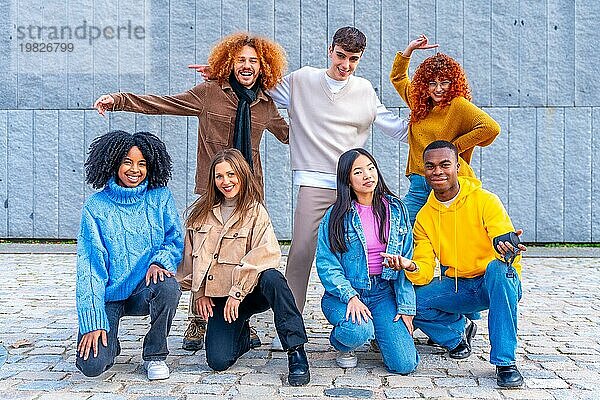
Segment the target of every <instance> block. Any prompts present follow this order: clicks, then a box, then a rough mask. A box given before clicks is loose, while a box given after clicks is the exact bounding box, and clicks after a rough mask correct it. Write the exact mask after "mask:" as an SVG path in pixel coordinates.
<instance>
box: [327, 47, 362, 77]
mask: <svg viewBox="0 0 600 400" xmlns="http://www.w3.org/2000/svg"><path fill="white" fill-rule="evenodd" d="M361 56H362V52H359V53H353V52H350V51H346V50H344V49H343V48H342V47H341V46H339V45H337V44H336V45H335V46H334V47H333V48H329V58H330V59H331V64H330V65H329V68H328V69H327V75H328V76H329V77H330V78H332V79H335V80H336V81H345V80H346V79H348V78H350V75H352V74H353V73H354V71H355V70H356V67H357V66H358V63H359V61H360V57H361Z"/></svg>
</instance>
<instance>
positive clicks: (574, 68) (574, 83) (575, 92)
mask: <svg viewBox="0 0 600 400" xmlns="http://www.w3.org/2000/svg"><path fill="white" fill-rule="evenodd" d="M576 15H577V3H575V4H574V5H573V65H572V67H573V86H572V87H571V92H572V94H573V107H575V106H576V105H577V65H576V64H577V61H576V60H577V17H576Z"/></svg>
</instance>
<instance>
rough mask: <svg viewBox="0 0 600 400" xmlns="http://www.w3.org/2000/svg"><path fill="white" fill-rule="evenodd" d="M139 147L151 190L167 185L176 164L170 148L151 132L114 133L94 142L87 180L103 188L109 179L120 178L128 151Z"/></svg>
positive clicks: (87, 162) (86, 174) (86, 165)
mask: <svg viewBox="0 0 600 400" xmlns="http://www.w3.org/2000/svg"><path fill="white" fill-rule="evenodd" d="M134 146H136V147H137V148H138V149H140V151H141V152H142V155H143V156H144V158H145V159H146V163H147V168H148V175H147V177H146V179H147V180H148V188H149V189H153V188H157V187H161V186H166V185H167V182H168V181H169V179H171V171H172V169H173V163H172V161H171V156H169V153H168V152H167V147H166V146H165V144H164V143H163V142H162V140H160V139H159V138H158V137H157V136H156V135H153V134H152V133H149V132H136V133H134V134H131V133H129V132H125V131H111V132H108V133H105V134H104V135H102V136H99V137H97V138H96V139H94V141H93V142H92V144H90V150H89V152H88V154H89V155H88V158H87V160H86V161H85V181H86V183H88V184H90V185H92V187H93V188H94V189H102V188H103V187H104V186H106V183H107V182H108V180H109V179H110V178H112V177H116V176H117V172H118V171H119V167H120V166H121V163H122V162H123V159H124V158H125V156H126V155H127V152H129V149H131V148H132V147H134Z"/></svg>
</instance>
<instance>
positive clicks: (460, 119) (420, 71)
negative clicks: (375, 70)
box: [390, 35, 500, 225]
mask: <svg viewBox="0 0 600 400" xmlns="http://www.w3.org/2000/svg"><path fill="white" fill-rule="evenodd" d="M437 46H438V45H437V44H429V42H428V39H427V37H426V36H425V35H421V36H419V37H418V38H417V39H415V40H413V41H411V42H410V43H409V44H408V46H407V47H406V49H405V50H404V51H403V52H398V54H396V58H395V60H394V65H393V67H392V72H391V73H390V79H391V81H392V84H393V85H394V87H395V88H396V90H397V91H398V93H399V94H400V96H401V97H402V99H403V100H404V102H405V103H406V104H407V105H408V107H409V108H410V111H411V113H410V121H409V128H408V145H409V151H408V163H407V165H406V176H407V177H408V179H409V180H410V188H409V190H408V193H407V194H406V196H405V197H404V204H406V206H407V208H408V212H409V214H410V220H411V223H412V224H413V225H414V222H415V218H416V216H417V212H418V211H419V210H420V209H421V207H423V205H424V204H425V202H426V201H427V197H428V196H429V192H430V191H431V188H430V187H429V185H428V184H427V182H425V178H424V174H425V166H424V165H423V150H424V149H425V147H427V145H428V144H429V143H431V142H433V141H436V140H446V141H448V142H452V143H453V144H454V145H455V146H456V147H457V148H458V153H459V163H460V169H459V173H458V174H459V175H463V176H472V177H475V173H474V172H473V169H472V168H471V167H470V166H469V163H470V162H471V156H472V154H473V150H474V149H475V146H487V145H489V144H491V143H492V142H493V141H494V139H495V138H496V136H498V134H499V133H500V125H498V123H497V122H496V121H494V120H493V119H492V117H490V116H489V115H488V114H487V113H486V112H485V111H483V110H481V109H480V108H479V107H477V106H476V105H475V104H473V103H471V88H470V87H469V83H468V82H467V77H466V76H465V72H464V70H463V69H462V67H461V66H460V64H459V63H458V62H457V61H456V60H454V59H453V58H452V57H449V56H447V55H446V54H442V53H437V54H436V55H433V56H431V57H429V58H426V59H425V60H424V61H423V62H422V63H421V64H420V65H419V67H418V68H417V70H416V71H415V74H414V76H413V80H412V82H411V80H410V79H409V77H408V65H409V63H410V56H411V55H412V52H413V50H418V49H431V48H434V47H437Z"/></svg>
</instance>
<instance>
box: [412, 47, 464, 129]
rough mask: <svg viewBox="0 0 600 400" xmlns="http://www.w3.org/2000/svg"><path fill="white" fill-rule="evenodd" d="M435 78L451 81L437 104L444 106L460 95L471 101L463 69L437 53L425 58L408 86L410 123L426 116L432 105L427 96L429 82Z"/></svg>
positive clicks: (454, 61) (450, 58)
mask: <svg viewBox="0 0 600 400" xmlns="http://www.w3.org/2000/svg"><path fill="white" fill-rule="evenodd" d="M436 79H438V80H440V81H443V80H449V81H451V82H452V83H451V84H450V87H449V88H448V90H446V95H445V96H444V99H443V100H442V101H441V102H440V103H439V104H438V105H439V106H440V107H446V106H447V105H448V104H450V102H451V101H452V99H454V98H456V97H459V96H462V97H464V98H465V99H467V100H469V101H471V87H470V86H469V82H468V81H467V76H466V75H465V71H464V70H463V68H462V67H461V66H460V64H459V63H458V62H457V61H456V60H455V59H453V58H452V57H450V56H448V55H446V54H443V53H437V54H436V55H434V56H431V57H428V58H426V59H425V60H424V61H423V62H422V63H421V64H420V65H419V66H418V67H417V70H416V71H415V75H414V77H413V79H412V81H411V85H410V86H411V87H410V95H409V97H410V104H411V110H410V111H411V112H410V123H411V124H414V123H416V122H419V121H420V120H422V119H424V118H425V117H427V114H429V111H430V110H431V109H432V108H433V107H434V104H433V100H432V99H431V97H430V96H429V82H432V81H435V80H436Z"/></svg>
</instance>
